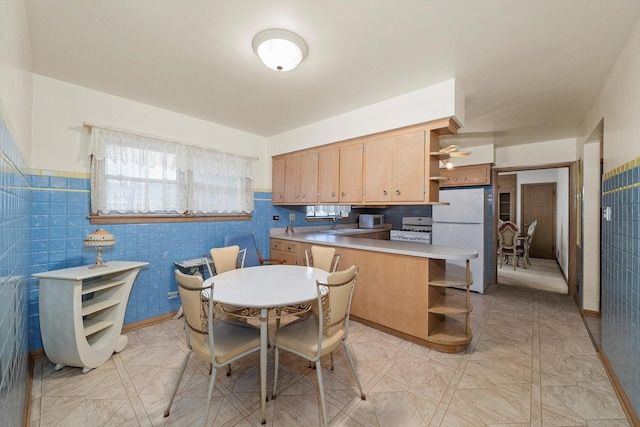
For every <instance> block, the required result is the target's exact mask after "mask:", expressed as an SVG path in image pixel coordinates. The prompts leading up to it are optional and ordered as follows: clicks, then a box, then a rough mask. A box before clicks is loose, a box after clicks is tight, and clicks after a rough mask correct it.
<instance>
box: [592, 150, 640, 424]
mask: <svg viewBox="0 0 640 427" xmlns="http://www.w3.org/2000/svg"><path fill="white" fill-rule="evenodd" d="M639 164H640V159H636V160H634V161H632V162H630V163H628V164H627V165H625V166H624V167H621V168H619V169H620V170H616V171H614V172H613V173H609V174H607V175H605V176H604V178H603V182H602V194H603V195H602V206H603V207H610V208H611V212H612V219H611V221H603V223H602V265H601V268H602V273H601V275H602V283H601V286H602V301H601V304H602V308H601V312H602V314H601V315H602V346H603V349H604V353H605V355H606V356H607V358H608V359H609V362H610V363H611V366H612V367H613V369H614V371H615V373H616V376H617V377H618V379H619V380H620V383H621V384H622V387H623V388H624V391H625V393H626V394H627V397H628V398H629V400H630V402H631V404H632V406H633V408H634V410H635V412H636V414H640V369H639V368H638V367H640V261H639V259H640V258H639V257H640V181H639V175H640V166H639ZM585 262H586V260H585Z"/></svg>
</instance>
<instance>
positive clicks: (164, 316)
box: [122, 311, 177, 334]
mask: <svg viewBox="0 0 640 427" xmlns="http://www.w3.org/2000/svg"><path fill="white" fill-rule="evenodd" d="M176 313H177V311H172V312H171V313H167V314H162V315H160V316H156V317H152V318H150V319H145V320H141V321H139V322H134V323H129V324H128V325H124V326H123V327H122V333H123V334H125V333H127V332H131V331H135V330H136V329H140V328H146V327H147V326H151V325H155V324H156V323H162V322H166V321H167V320H170V319H172V318H173V316H175V315H176Z"/></svg>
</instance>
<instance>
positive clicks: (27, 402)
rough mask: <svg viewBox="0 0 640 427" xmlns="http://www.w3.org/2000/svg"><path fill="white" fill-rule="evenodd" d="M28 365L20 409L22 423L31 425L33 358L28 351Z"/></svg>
mask: <svg viewBox="0 0 640 427" xmlns="http://www.w3.org/2000/svg"><path fill="white" fill-rule="evenodd" d="M28 365H29V367H28V368H27V370H28V371H27V378H26V381H27V384H26V385H25V387H24V411H22V425H23V426H28V425H31V384H33V358H31V353H29V363H28Z"/></svg>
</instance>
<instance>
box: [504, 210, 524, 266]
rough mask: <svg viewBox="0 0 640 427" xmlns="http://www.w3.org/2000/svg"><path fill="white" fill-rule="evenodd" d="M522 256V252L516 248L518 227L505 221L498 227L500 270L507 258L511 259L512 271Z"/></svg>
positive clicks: (519, 248)
mask: <svg viewBox="0 0 640 427" xmlns="http://www.w3.org/2000/svg"><path fill="white" fill-rule="evenodd" d="M523 254H524V250H523V249H522V248H521V247H519V246H518V226H517V225H515V224H514V223H513V222H511V221H505V222H503V223H502V225H500V227H498V257H499V259H500V268H502V264H503V262H504V259H505V258H507V259H508V257H509V256H512V257H513V269H514V270H515V269H516V265H517V264H518V261H519V259H520V257H521V256H522V255H523Z"/></svg>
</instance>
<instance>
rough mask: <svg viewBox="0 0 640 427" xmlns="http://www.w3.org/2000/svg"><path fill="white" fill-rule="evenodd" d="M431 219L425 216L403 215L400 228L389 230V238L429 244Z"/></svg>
mask: <svg viewBox="0 0 640 427" xmlns="http://www.w3.org/2000/svg"><path fill="white" fill-rule="evenodd" d="M431 224H432V219H431V218H429V217H426V216H405V217H404V218H402V230H391V232H390V236H389V238H390V240H401V241H404V242H416V243H426V244H428V245H430V244H431Z"/></svg>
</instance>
